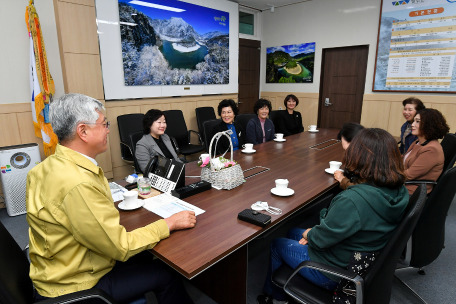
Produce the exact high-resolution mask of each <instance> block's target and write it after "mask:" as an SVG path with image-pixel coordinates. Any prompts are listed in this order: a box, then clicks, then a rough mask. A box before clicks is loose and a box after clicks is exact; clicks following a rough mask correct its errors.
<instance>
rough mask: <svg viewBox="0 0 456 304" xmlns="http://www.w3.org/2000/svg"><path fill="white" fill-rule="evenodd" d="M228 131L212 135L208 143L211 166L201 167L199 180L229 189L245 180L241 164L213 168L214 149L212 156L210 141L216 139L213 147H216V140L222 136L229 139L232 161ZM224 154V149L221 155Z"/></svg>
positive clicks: (231, 144) (231, 145)
mask: <svg viewBox="0 0 456 304" xmlns="http://www.w3.org/2000/svg"><path fill="white" fill-rule="evenodd" d="M228 132H229V131H224V132H218V133H217V134H215V135H214V137H212V139H211V144H210V145H209V156H210V158H211V160H210V164H211V167H210V168H207V167H204V168H203V169H201V180H203V181H206V182H209V183H211V184H212V186H214V187H215V188H221V189H226V190H231V189H233V188H236V187H237V186H239V185H241V184H242V183H243V182H244V181H245V179H244V172H243V171H242V168H241V165H239V164H236V165H234V166H231V167H229V168H225V169H222V170H220V171H217V170H215V168H214V167H215V166H213V165H212V160H213V159H215V149H214V157H212V143H213V142H214V139H216V142H215V147H217V143H218V140H219V139H220V137H222V136H226V137H228V140H229V141H230V148H231V161H233V143H232V142H231V137H230V135H228ZM227 151H228V150H227ZM225 154H226V151H225V153H224V154H223V155H222V156H225Z"/></svg>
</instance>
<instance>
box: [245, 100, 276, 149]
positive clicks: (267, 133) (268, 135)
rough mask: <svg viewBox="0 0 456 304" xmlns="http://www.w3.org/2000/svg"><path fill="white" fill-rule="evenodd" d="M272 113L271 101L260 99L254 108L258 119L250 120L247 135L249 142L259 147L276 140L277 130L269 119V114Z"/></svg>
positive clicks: (246, 130)
mask: <svg viewBox="0 0 456 304" xmlns="http://www.w3.org/2000/svg"><path fill="white" fill-rule="evenodd" d="M271 111H272V105H271V102H270V101H269V100H266V99H262V98H260V99H258V101H257V102H256V103H255V105H254V106H253V112H254V113H256V114H257V115H258V117H255V118H252V119H250V121H249V123H248V124H247V127H246V128H245V133H246V135H247V142H248V143H251V144H254V145H258V144H262V143H264V142H267V141H270V140H273V139H274V134H275V128H274V124H273V123H272V121H271V120H270V119H269V118H268V114H269V113H270V112H271Z"/></svg>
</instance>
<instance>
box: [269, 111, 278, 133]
mask: <svg viewBox="0 0 456 304" xmlns="http://www.w3.org/2000/svg"><path fill="white" fill-rule="evenodd" d="M279 111H280V110H274V111H271V112H269V119H270V120H271V121H272V123H273V124H274V127H276V129H277V123H278V120H279V115H280V112H279Z"/></svg>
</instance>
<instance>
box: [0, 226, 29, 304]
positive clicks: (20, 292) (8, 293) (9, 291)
mask: <svg viewBox="0 0 456 304" xmlns="http://www.w3.org/2000/svg"><path fill="white" fill-rule="evenodd" d="M0 244H1V247H2V249H1V250H0V303H2V304H29V303H33V284H32V280H31V279H30V277H29V272H30V264H29V261H28V260H27V257H26V256H25V254H24V253H23V252H22V250H21V248H20V247H19V245H18V244H17V243H16V241H15V240H14V239H13V237H12V236H11V234H9V232H8V230H6V228H5V226H3V224H2V223H1V222H0Z"/></svg>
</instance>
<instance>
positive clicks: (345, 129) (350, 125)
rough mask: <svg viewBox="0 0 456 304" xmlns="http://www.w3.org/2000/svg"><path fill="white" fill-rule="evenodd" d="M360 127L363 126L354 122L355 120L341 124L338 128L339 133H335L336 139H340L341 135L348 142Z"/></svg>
mask: <svg viewBox="0 0 456 304" xmlns="http://www.w3.org/2000/svg"><path fill="white" fill-rule="evenodd" d="M362 129H364V127H363V126H362V125H360V124H359V123H355V122H347V123H344V125H343V126H342V129H340V132H339V134H337V139H338V140H342V137H343V138H344V139H345V140H346V141H347V142H348V143H349V142H351V141H352V139H353V138H354V137H355V136H356V134H358V133H359V131H361V130H362Z"/></svg>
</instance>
